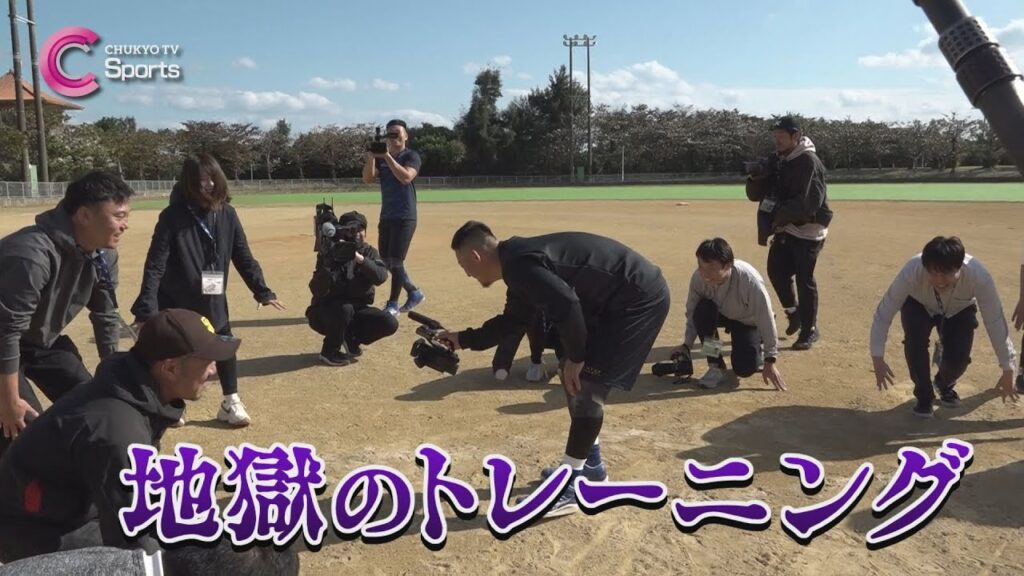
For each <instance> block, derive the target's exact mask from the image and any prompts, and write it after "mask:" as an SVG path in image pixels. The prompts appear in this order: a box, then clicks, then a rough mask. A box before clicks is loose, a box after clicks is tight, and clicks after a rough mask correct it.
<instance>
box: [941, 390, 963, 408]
mask: <svg viewBox="0 0 1024 576" xmlns="http://www.w3.org/2000/svg"><path fill="white" fill-rule="evenodd" d="M939 403H941V404H942V405H943V406H945V407H946V408H956V407H957V406H959V405H960V395H959V394H957V393H956V390H946V391H944V392H943V393H942V394H941V395H940V396H939Z"/></svg>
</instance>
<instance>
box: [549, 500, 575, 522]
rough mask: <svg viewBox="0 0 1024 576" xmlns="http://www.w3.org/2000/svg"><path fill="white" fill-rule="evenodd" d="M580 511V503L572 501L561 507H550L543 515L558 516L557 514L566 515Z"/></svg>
mask: <svg viewBox="0 0 1024 576" xmlns="http://www.w3.org/2000/svg"><path fill="white" fill-rule="evenodd" d="M579 511H580V505H579V504H577V503H575V502H573V503H572V504H568V505H566V506H562V507H561V508H552V509H551V510H548V513H547V514H545V515H544V517H545V518H558V517H559V516H568V515H569V514H575V513H576V512H579Z"/></svg>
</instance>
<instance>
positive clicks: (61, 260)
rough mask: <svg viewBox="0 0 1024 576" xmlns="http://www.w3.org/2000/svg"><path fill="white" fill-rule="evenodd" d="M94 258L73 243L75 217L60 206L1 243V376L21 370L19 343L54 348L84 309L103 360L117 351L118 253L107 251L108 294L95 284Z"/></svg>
mask: <svg viewBox="0 0 1024 576" xmlns="http://www.w3.org/2000/svg"><path fill="white" fill-rule="evenodd" d="M91 256H92V255H91V254H87V253H85V252H84V251H83V250H82V249H81V248H80V247H79V246H78V245H77V244H76V243H75V238H74V236H73V229H72V226H71V215H70V214H68V213H67V212H66V211H64V209H63V208H62V207H61V206H59V205H58V206H57V207H56V208H54V209H52V210H47V211H46V212H43V213H42V214H40V215H38V216H36V223H35V225H34V226H28V227H26V228H22V229H21V230H18V231H17V232H15V233H13V234H11V235H9V236H7V237H5V238H3V239H2V240H0V373H4V374H11V373H13V372H16V371H17V370H18V366H19V360H20V357H21V352H20V344H21V343H25V344H29V345H32V346H37V347H44V348H49V347H50V346H51V345H53V341H54V340H56V339H57V337H58V336H60V334H61V332H62V331H63V330H64V328H65V327H66V326H67V325H68V324H70V323H71V321H72V320H73V319H74V318H75V316H77V315H78V313H79V312H80V311H81V310H82V308H83V307H88V308H89V311H90V313H89V320H90V321H92V325H93V331H94V334H95V336H96V348H97V351H98V352H99V356H100V358H106V357H107V356H109V355H110V354H112V353H114V352H116V351H117V340H118V336H119V334H120V324H119V320H118V314H117V299H116V297H115V296H114V291H115V290H116V288H117V251H116V250H106V251H104V256H105V257H106V260H107V264H108V266H109V267H110V276H111V280H112V286H110V288H109V289H105V288H104V287H101V286H100V284H99V282H97V273H96V268H95V266H93V264H92V262H91V261H90V258H91Z"/></svg>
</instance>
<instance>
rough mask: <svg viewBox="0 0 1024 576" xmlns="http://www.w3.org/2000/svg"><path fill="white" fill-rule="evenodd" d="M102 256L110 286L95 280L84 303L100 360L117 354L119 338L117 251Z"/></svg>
mask: <svg viewBox="0 0 1024 576" xmlns="http://www.w3.org/2000/svg"><path fill="white" fill-rule="evenodd" d="M104 255H105V256H106V258H107V266H108V267H109V268H110V286H105V285H104V284H103V283H102V282H100V281H99V278H97V279H96V282H95V283H94V284H93V286H92V296H90V297H89V302H88V303H86V308H88V309H89V321H90V322H91V323H92V331H93V338H94V339H95V340H96V353H97V354H98V355H99V357H100V360H102V359H104V358H106V357H107V356H110V355H111V354H113V353H114V352H117V345H118V340H119V339H120V337H121V318H120V315H119V312H118V310H117V282H118V280H117V278H118V276H117V274H118V266H117V261H118V257H117V250H108V251H106V252H105V254H104Z"/></svg>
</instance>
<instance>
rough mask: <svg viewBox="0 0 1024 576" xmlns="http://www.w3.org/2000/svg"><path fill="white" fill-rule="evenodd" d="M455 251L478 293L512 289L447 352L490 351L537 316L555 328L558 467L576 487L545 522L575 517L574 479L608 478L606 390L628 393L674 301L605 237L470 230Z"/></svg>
mask: <svg viewBox="0 0 1024 576" xmlns="http://www.w3.org/2000/svg"><path fill="white" fill-rule="evenodd" d="M452 250H454V251H455V257H456V260H457V261H458V263H459V266H461V267H462V269H463V270H464V271H465V272H466V275H467V276H471V277H473V278H475V279H476V280H477V281H478V282H479V283H480V285H481V286H483V287H485V288H486V287H489V286H491V285H492V284H494V283H495V282H497V281H498V280H502V281H504V283H505V285H506V286H507V287H508V291H507V295H506V300H505V309H504V311H503V312H502V313H501V314H498V315H497V316H495V317H493V318H491V319H490V320H488V321H486V322H484V324H483V325H482V326H481V327H480V328H476V329H467V330H463V331H462V332H444V333H442V334H441V335H440V338H441V339H442V340H445V341H447V342H448V343H449V345H450V346H451V347H452V349H459V348H468V349H470V350H486V349H488V348H492V347H494V346H496V345H497V344H498V343H499V342H500V341H501V340H502V338H504V337H506V336H507V335H508V334H512V333H514V332H516V331H522V330H525V328H526V326H527V323H528V322H529V321H530V320H531V319H532V318H533V317H534V314H535V313H536V312H538V311H539V312H543V313H544V314H545V316H546V317H547V319H548V320H550V321H551V322H552V323H553V324H554V325H555V326H556V327H557V328H558V334H559V335H560V337H561V339H562V346H563V348H564V352H563V353H564V355H565V357H564V358H563V360H562V362H561V370H560V376H561V379H562V383H563V386H564V387H565V392H566V399H567V401H568V408H569V416H570V419H571V423H570V426H569V435H568V438H567V440H566V447H565V456H564V457H563V458H562V464H566V465H568V466H569V467H570V468H572V479H570V482H569V485H568V486H567V487H566V489H565V491H564V492H562V494H561V495H560V496H559V498H558V499H557V500H556V502H555V503H554V505H553V506H552V508H551V509H550V510H549V511H548V516H561V515H564V514H569V513H572V512H575V511H576V510H578V509H579V506H578V505H577V502H576V492H575V489H574V487H573V483H574V480H575V478H576V477H579V476H581V475H582V476H585V477H587V478H588V479H591V480H604V479H606V478H607V476H608V474H607V470H606V467H605V464H604V462H603V460H602V459H601V450H600V444H599V443H598V435H599V433H600V432H601V426H602V424H603V423H604V405H605V401H606V400H607V398H608V394H609V392H610V391H611V389H612V388H619V389H621V390H626V391H629V390H631V389H632V388H633V385H634V384H635V383H636V378H637V376H638V375H639V374H640V370H641V368H643V365H644V362H645V361H646V359H647V354H648V353H649V352H650V351H651V346H652V345H653V344H654V341H655V339H657V337H658V333H659V332H660V331H661V327H662V324H664V322H665V317H666V316H667V315H668V310H669V306H670V296H669V290H668V285H667V284H666V283H665V278H664V277H663V276H662V274H661V269H660V268H658V267H657V266H655V265H654V264H652V263H651V262H650V261H649V260H647V259H646V258H644V257H643V256H641V255H640V254H639V253H637V252H635V251H634V250H632V249H631V248H629V247H628V246H625V245H624V244H621V243H619V242H616V241H615V240H612V239H611V238H605V237H603V236H597V235H594V234H586V233H583V232H561V233H555V234H546V235H543V236H535V237H532V238H519V237H512V238H509V239H508V240H504V241H501V242H499V241H498V239H497V238H496V237H495V236H494V233H493V232H491V229H490V228H489V227H488V226H487V225H486V224H484V223H482V222H476V221H469V222H466V223H465V224H464V225H463V226H462V227H461V228H459V229H458V230H457V231H456V232H455V235H454V236H453V237H452ZM553 471H554V469H548V470H545V471H542V476H544V475H549V474H550V473H552V472H553Z"/></svg>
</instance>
